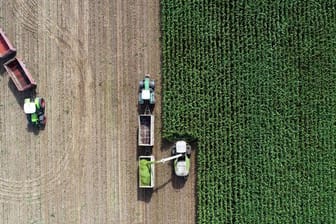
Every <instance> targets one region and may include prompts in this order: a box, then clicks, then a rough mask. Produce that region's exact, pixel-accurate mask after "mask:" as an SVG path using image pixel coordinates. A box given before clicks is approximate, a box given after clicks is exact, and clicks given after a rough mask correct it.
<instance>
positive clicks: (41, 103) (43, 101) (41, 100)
mask: <svg viewBox="0 0 336 224" xmlns="http://www.w3.org/2000/svg"><path fill="white" fill-rule="evenodd" d="M40 105H41V108H42V109H44V108H45V106H46V103H45V100H44V99H43V98H41V99H40Z"/></svg>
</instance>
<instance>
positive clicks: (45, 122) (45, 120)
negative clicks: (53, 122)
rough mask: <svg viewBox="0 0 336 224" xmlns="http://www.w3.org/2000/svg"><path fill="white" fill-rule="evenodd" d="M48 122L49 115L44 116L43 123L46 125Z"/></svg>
mask: <svg viewBox="0 0 336 224" xmlns="http://www.w3.org/2000/svg"><path fill="white" fill-rule="evenodd" d="M46 124H47V117H46V116H43V120H42V125H43V126H45V125H46Z"/></svg>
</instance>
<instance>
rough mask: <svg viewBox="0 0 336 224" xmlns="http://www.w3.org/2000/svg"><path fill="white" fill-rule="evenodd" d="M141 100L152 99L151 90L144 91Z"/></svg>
mask: <svg viewBox="0 0 336 224" xmlns="http://www.w3.org/2000/svg"><path fill="white" fill-rule="evenodd" d="M141 98H142V99H143V100H149V99H150V90H149V89H143V90H142V92H141Z"/></svg>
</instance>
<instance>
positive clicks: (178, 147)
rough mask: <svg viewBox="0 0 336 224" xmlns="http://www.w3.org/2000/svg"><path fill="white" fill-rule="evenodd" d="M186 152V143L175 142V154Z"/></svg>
mask: <svg viewBox="0 0 336 224" xmlns="http://www.w3.org/2000/svg"><path fill="white" fill-rule="evenodd" d="M186 151H187V143H186V142H185V141H177V142H176V152H177V153H185V152H186Z"/></svg>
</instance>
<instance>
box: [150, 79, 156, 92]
mask: <svg viewBox="0 0 336 224" xmlns="http://www.w3.org/2000/svg"><path fill="white" fill-rule="evenodd" d="M149 87H150V88H152V89H153V90H154V89H155V81H154V80H151V81H150V82H149Z"/></svg>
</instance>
